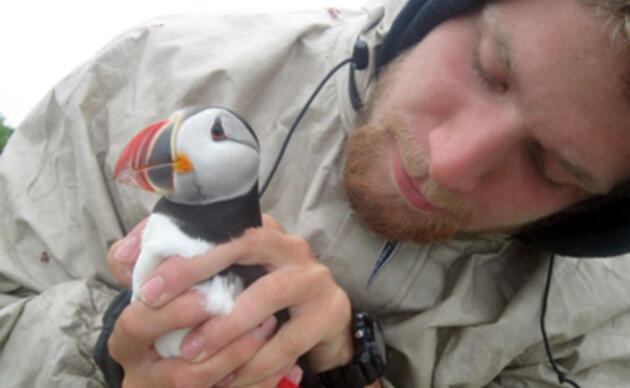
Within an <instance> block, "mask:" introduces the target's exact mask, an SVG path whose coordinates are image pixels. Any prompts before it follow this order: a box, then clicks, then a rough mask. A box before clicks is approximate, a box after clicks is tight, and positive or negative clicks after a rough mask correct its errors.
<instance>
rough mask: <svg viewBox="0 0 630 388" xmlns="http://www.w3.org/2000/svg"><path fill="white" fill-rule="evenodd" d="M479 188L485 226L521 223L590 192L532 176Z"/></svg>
mask: <svg viewBox="0 0 630 388" xmlns="http://www.w3.org/2000/svg"><path fill="white" fill-rule="evenodd" d="M504 182H509V183H505V184H503V183H501V184H499V183H497V185H489V186H485V187H482V188H480V190H479V191H477V192H476V197H477V203H478V204H479V207H478V209H479V213H478V214H477V216H478V217H477V219H478V222H479V223H483V224H486V225H484V226H485V228H493V227H506V226H508V227H509V226H518V225H522V224H526V223H529V222H532V221H535V220H538V219H541V218H544V217H546V216H548V215H551V214H553V213H556V212H558V211H560V210H562V209H565V208H567V207H569V206H571V205H573V204H575V203H577V202H580V201H581V200H584V199H586V195H585V194H584V193H583V192H581V191H579V190H578V189H577V188H575V189H574V188H571V187H562V188H559V187H552V186H547V185H546V184H545V183H544V182H542V181H540V180H539V179H538V178H536V177H532V176H520V177H519V178H518V179H515V180H510V181H504Z"/></svg>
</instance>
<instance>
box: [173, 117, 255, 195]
mask: <svg viewBox="0 0 630 388" xmlns="http://www.w3.org/2000/svg"><path fill="white" fill-rule="evenodd" d="M176 114H177V113H176ZM184 115H185V114H183V116H184ZM174 140H175V152H176V153H177V154H178V155H185V156H186V157H187V158H188V160H189V161H190V163H191V165H192V170H191V171H189V172H178V171H174V175H173V184H174V191H173V192H172V193H169V194H167V198H168V199H170V200H172V201H174V202H180V203H195V204H202V203H203V204H207V203H213V202H218V201H223V200H228V199H232V198H236V197H238V196H241V195H244V194H246V193H247V192H249V191H250V190H251V189H252V187H253V186H254V184H255V183H256V180H257V179H258V163H259V146H258V142H257V141H256V139H255V138H254V135H253V133H252V131H251V130H250V129H249V128H248V127H247V126H246V124H245V123H244V122H243V121H242V120H241V119H240V118H238V117H237V116H235V115H234V114H232V113H231V112H229V111H227V110H224V109H219V108H208V109H204V110H202V111H199V112H197V113H194V114H193V115H191V116H189V117H182V122H181V124H180V127H179V129H178V131H177V134H176V137H175V139H174Z"/></svg>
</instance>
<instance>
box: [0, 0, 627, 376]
mask: <svg viewBox="0 0 630 388" xmlns="http://www.w3.org/2000/svg"><path fill="white" fill-rule="evenodd" d="M400 3H401V0H396V1H392V2H390V3H388V5H387V6H385V7H383V6H381V5H379V3H374V4H371V5H370V6H368V7H366V9H364V10H358V11H348V10H336V9H328V10H326V9H321V10H316V11H312V12H297V13H291V14H271V15H268V14H255V15H254V14H250V15H239V16H230V15H194V16H179V17H169V18H164V19H161V20H154V21H152V22H150V23H146V24H144V25H142V26H139V27H137V28H134V29H131V30H129V31H127V32H126V33H124V34H123V35H121V36H120V37H118V38H117V39H115V40H114V41H113V42H112V43H111V44H109V45H108V46H107V47H105V48H104V49H102V50H101V51H99V52H98V53H97V55H96V56H95V57H94V58H92V59H91V60H89V61H88V62H86V63H85V64H84V65H82V66H81V67H79V68H78V69H76V70H75V71H74V72H72V73H71V74H70V75H69V76H68V77H67V78H66V79H64V80H63V81H62V82H60V83H59V84H58V85H57V86H55V87H54V89H53V90H52V91H51V92H50V93H49V94H48V95H47V96H46V97H45V98H44V99H43V101H42V102H41V103H40V104H38V105H37V106H36V107H35V108H34V110H33V111H32V112H31V113H30V115H29V116H28V118H27V119H26V120H25V121H24V122H23V123H22V125H20V126H19V128H18V130H17V132H16V133H15V134H14V136H13V138H12V139H11V141H10V143H9V145H8V147H7V149H6V150H5V152H4V154H3V155H2V157H1V159H0V207H1V209H2V218H1V222H0V291H1V294H0V376H1V379H0V381H1V382H0V385H1V386H2V387H102V386H104V380H103V378H102V376H101V374H100V372H99V371H98V370H97V368H96V366H95V364H94V362H93V361H92V359H91V351H92V347H93V346H94V343H95V340H96V338H97V336H98V333H99V330H100V325H101V316H102V313H103V311H104V310H105V308H106V306H107V305H108V303H109V302H110V300H111V299H112V297H113V296H114V295H115V294H116V289H115V287H116V286H115V284H114V281H113V279H112V277H111V275H109V273H108V269H107V266H106V261H105V255H106V252H107V249H108V246H109V245H110V244H111V243H112V242H113V241H115V240H117V239H119V238H121V237H122V236H123V235H124V234H125V233H126V232H127V231H129V230H130V229H131V228H132V227H133V226H134V225H135V224H136V223H137V222H139V221H140V220H141V219H142V218H144V217H145V216H146V215H147V213H148V212H149V211H150V209H151V207H152V205H153V203H155V201H156V199H157V198H156V196H155V195H152V194H150V193H145V192H143V191H140V190H136V189H134V188H130V187H123V186H120V185H118V184H116V183H114V182H113V180H112V168H113V164H114V163H115V161H116V158H117V156H118V153H119V152H120V151H121V149H122V147H123V145H124V144H125V143H126V142H127V141H128V140H129V139H130V138H131V136H132V135H133V134H134V133H135V132H137V131H139V130H140V129H142V128H143V127H145V126H146V125H148V124H150V123H152V122H155V121H158V120H160V119H163V118H165V117H167V116H168V115H169V114H170V113H171V112H172V111H173V110H175V109H176V108H179V107H182V106H187V105H195V104H208V105H222V106H226V107H229V108H231V109H233V110H235V111H237V112H239V113H240V114H241V115H242V116H244V117H245V118H247V120H248V121H249V122H250V123H251V125H252V126H253V128H254V129H255V130H256V132H257V133H258V135H259V137H260V138H261V141H262V150H263V160H262V164H261V169H260V172H261V177H266V176H267V173H268V172H269V170H270V168H271V164H272V162H273V160H274V158H275V156H276V154H277V152H278V151H279V148H280V144H281V142H282V140H283V138H284V136H285V134H286V132H287V130H288V127H289V126H290V125H291V123H292V122H293V121H294V119H295V117H296V116H297V114H298V113H299V111H300V109H301V108H302V106H303V104H304V103H305V101H306V99H307V97H308V96H309V95H310V93H311V91H312V90H313V89H314V88H315V86H316V84H317V83H318V82H319V80H320V79H321V78H322V77H323V76H324V74H325V73H326V72H327V71H328V70H329V69H331V68H332V67H333V66H334V65H335V64H336V63H338V62H339V61H341V60H342V59H343V58H346V57H348V56H349V55H350V53H351V49H352V44H353V42H354V40H355V39H356V38H357V36H358V35H359V34H363V36H364V39H366V40H367V41H368V42H370V44H371V45H372V46H374V45H375V44H377V43H378V42H379V41H380V39H381V38H382V35H383V33H384V31H386V30H387V27H388V26H389V25H390V23H391V21H392V18H393V16H394V15H395V14H396V11H397V10H398V9H399V8H400V5H401V4H400ZM374 22H378V24H377V25H376V26H373V23H374ZM370 27H373V28H370ZM370 74H371V72H370V71H364V72H361V73H359V74H358V79H357V80H358V84H359V89H360V93H361V94H362V95H363V96H365V95H367V94H368V91H369V89H370V81H371V78H372V77H371V76H370ZM347 82H348V71H347V70H346V69H344V70H343V71H341V72H340V73H338V74H337V75H335V77H334V78H333V80H332V81H331V82H330V83H328V84H327V85H326V86H325V88H324V89H323V91H322V92H321V94H320V95H319V96H318V97H317V99H316V100H315V103H314V105H313V107H312V108H311V109H310V110H309V112H308V113H307V115H306V117H305V118H304V121H303V122H302V124H301V126H300V127H299V128H298V130H297V132H296V134H295V136H294V137H293V140H292V142H291V144H290V146H289V149H288V151H287V154H286V156H285V159H284V161H283V163H282V164H281V166H280V170H279V173H278V174H277V176H276V178H275V180H274V181H273V183H272V185H271V186H270V188H269V190H268V192H267V193H266V194H265V197H264V199H263V201H262V205H263V210H264V211H265V212H268V213H270V214H272V215H273V216H275V217H276V218H278V219H279V220H280V221H281V222H282V223H283V225H284V226H285V227H286V229H287V230H288V231H290V232H291V233H295V234H298V235H301V236H303V237H305V238H307V239H308V240H309V241H310V243H311V245H312V248H313V250H314V251H315V253H316V254H317V255H318V257H319V258H320V260H322V261H323V262H324V263H326V264H327V265H328V266H330V268H331V269H332V271H333V273H334V275H335V277H336V279H337V280H338V282H339V283H340V284H341V285H342V286H344V287H345V288H346V290H347V292H348V293H349V295H350V296H351V298H352V300H353V303H354V305H355V307H357V308H364V309H368V310H370V311H372V312H373V313H374V314H376V315H377V316H378V317H379V319H380V320H381V322H382V324H383V326H384V329H385V335H386V340H387V343H388V345H389V347H390V349H391V354H390V356H391V360H390V368H389V371H388V375H387V379H388V381H389V383H388V384H391V385H393V386H395V387H417V388H429V387H432V388H445V387H452V388H455V387H457V388H473V387H492V388H497V387H551V386H557V382H556V380H555V375H554V374H553V373H552V371H551V369H550V366H549V364H548V362H547V359H546V356H545V352H544V349H543V345H542V342H541V335H540V331H539V328H538V318H539V311H540V305H541V298H542V291H543V284H544V277H545V274H546V264H547V258H546V257H545V256H544V255H542V254H540V253H538V252H535V251H532V250H528V249H526V248H525V247H523V246H521V245H519V244H517V243H510V242H508V241H505V240H503V239H499V238H483V239H469V240H465V239H462V240H453V241H450V242H448V243H446V244H442V245H413V244H403V245H402V246H401V247H400V248H399V249H398V251H397V252H396V255H395V257H394V258H393V260H392V261H391V262H390V263H389V264H388V265H387V266H386V267H385V268H384V270H383V271H382V272H381V273H380V274H379V275H378V276H377V277H376V278H375V279H374V281H373V282H372V284H371V285H370V286H369V287H368V286H367V280H368V278H369V276H370V273H371V271H372V265H373V261H374V260H375V258H376V256H377V254H378V252H379V250H380V249H381V247H382V245H383V243H384V241H382V240H381V239H380V238H379V237H378V236H375V235H373V234H372V233H370V231H369V230H366V229H365V228H364V227H363V226H362V225H361V224H360V223H359V222H358V221H357V219H356V218H355V216H354V215H353V213H352V211H351V210H350V209H349V208H348V205H347V203H346V201H345V199H344V196H343V193H342V190H341V175H340V166H341V164H342V162H343V154H342V146H343V144H344V140H345V139H346V137H347V135H348V133H349V131H351V128H352V122H353V120H354V118H355V114H354V112H353V110H352V108H351V106H350V102H349V99H348V92H347ZM549 309H550V311H549V316H548V320H547V321H548V322H547V325H548V331H549V335H550V338H551V341H552V344H553V351H554V353H555V355H556V357H557V358H558V362H559V364H560V365H561V366H562V367H563V368H565V369H567V370H568V371H569V372H570V374H571V375H572V377H573V378H574V379H576V380H578V381H579V382H580V383H581V384H582V386H583V387H589V388H597V387H601V388H604V387H605V388H610V387H630V260H627V259H623V258H619V259H611V260H597V259H594V260H588V261H577V260H573V259H562V260H560V261H559V262H558V264H557V266H556V271H555V276H554V282H553V286H552V292H551V295H550V307H549Z"/></svg>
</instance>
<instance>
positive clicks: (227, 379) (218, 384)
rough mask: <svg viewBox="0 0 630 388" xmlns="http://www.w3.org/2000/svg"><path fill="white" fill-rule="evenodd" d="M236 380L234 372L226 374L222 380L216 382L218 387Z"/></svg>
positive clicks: (225, 385)
mask: <svg viewBox="0 0 630 388" xmlns="http://www.w3.org/2000/svg"><path fill="white" fill-rule="evenodd" d="M232 380H234V373H231V374H229V375H227V376H225V377H224V378H223V379H221V381H219V382H218V383H216V384H215V386H216V387H227V386H228V385H230V383H231V382H232Z"/></svg>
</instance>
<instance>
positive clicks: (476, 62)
mask: <svg viewBox="0 0 630 388" xmlns="http://www.w3.org/2000/svg"><path fill="white" fill-rule="evenodd" d="M480 45H481V44H480ZM480 45H478V46H477V47H476V49H475V50H474V51H473V53H472V60H471V64H472V69H473V71H474V73H475V74H476V75H477V77H478V79H479V80H480V81H481V83H482V85H483V86H484V87H485V88H487V89H488V90H490V91H493V92H498V93H501V94H503V93H505V92H507V90H508V84H507V83H506V82H504V81H502V80H500V79H498V78H495V77H493V76H491V75H490V73H489V72H488V71H487V70H486V69H485V68H484V65H483V63H482V61H481V54H480V53H481V48H480Z"/></svg>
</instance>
